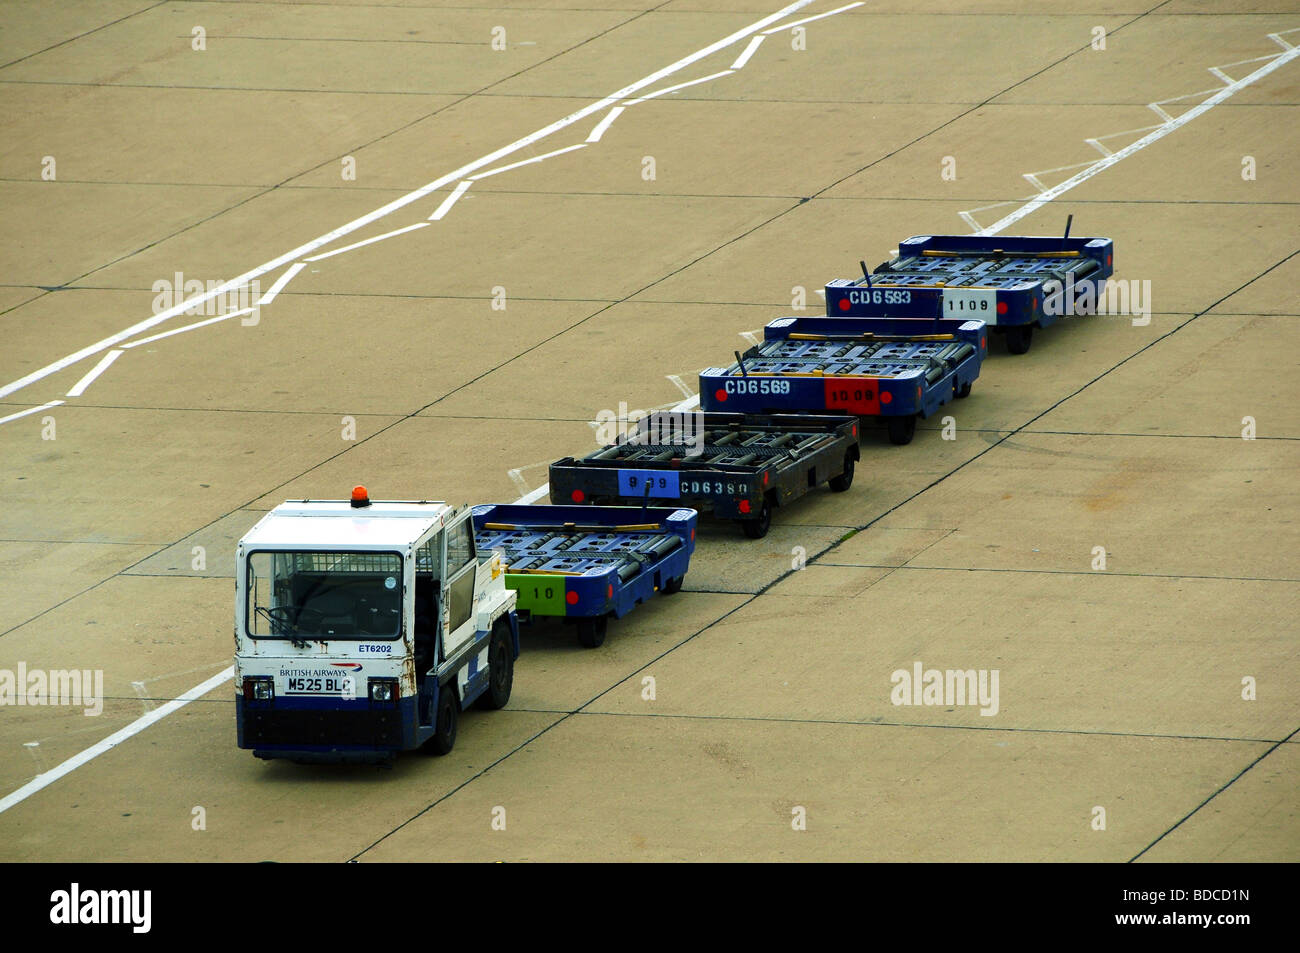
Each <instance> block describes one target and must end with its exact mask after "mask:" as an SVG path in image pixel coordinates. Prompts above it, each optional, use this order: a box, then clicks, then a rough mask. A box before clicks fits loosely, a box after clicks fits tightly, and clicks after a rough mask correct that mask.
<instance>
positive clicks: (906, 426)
mask: <svg viewBox="0 0 1300 953" xmlns="http://www.w3.org/2000/svg"><path fill="white" fill-rule="evenodd" d="M888 420H889V442H890V443H893V444H897V445H898V446H900V447H901V446H903V445H904V444H908V443H911V442H912V437H913V435H914V434H915V433H916V414H908V415H907V416H905V417H890V418H888Z"/></svg>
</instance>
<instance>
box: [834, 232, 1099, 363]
mask: <svg viewBox="0 0 1300 953" xmlns="http://www.w3.org/2000/svg"><path fill="white" fill-rule="evenodd" d="M1068 234H1069V233H1068V230H1067V233H1066V237H1064V238H1053V237H1037V236H982V235H917V236H913V237H912V238H908V239H906V240H905V241H902V242H899V244H898V255H897V256H896V257H895V258H892V259H891V260H889V261H887V262H884V263H883V264H881V265H879V266H877V268H876V269H875V271H874V272H871V273H869V274H868V273H867V272H866V269H865V265H864V267H863V272H864V273H863V275H862V277H860V278H837V279H835V280H834V281H832V282H830V283H829V284H827V285H826V314H827V315H828V316H830V317H897V318H902V317H907V318H978V319H979V320H981V321H983V322H985V323H986V324H988V325H989V326H990V327H992V328H994V329H995V330H996V331H997V332H998V333H1000V334H1002V335H1003V336H1005V337H1006V339H1007V348H1008V350H1010V351H1011V352H1012V353H1013V354H1023V353H1025V351H1027V350H1029V345H1030V341H1031V340H1032V336H1033V329H1034V328H1035V327H1040V328H1045V327H1047V326H1048V325H1049V324H1051V323H1052V322H1054V321H1055V320H1056V319H1057V318H1058V317H1062V316H1063V315H1066V314H1071V313H1073V302H1074V301H1076V300H1077V299H1078V298H1079V297H1081V296H1082V294H1083V291H1084V286H1085V285H1091V286H1092V287H1091V292H1090V293H1091V294H1092V295H1097V294H1099V293H1100V290H1101V286H1102V285H1103V284H1104V283H1105V281H1106V279H1107V278H1109V277H1110V276H1111V274H1112V273H1113V270H1114V243H1113V242H1112V241H1111V240H1110V239H1109V238H1069V237H1068Z"/></svg>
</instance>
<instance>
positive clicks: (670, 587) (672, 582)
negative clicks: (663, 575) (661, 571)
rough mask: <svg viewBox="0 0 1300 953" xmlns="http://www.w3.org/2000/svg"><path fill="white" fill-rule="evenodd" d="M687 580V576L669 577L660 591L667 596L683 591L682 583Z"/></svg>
mask: <svg viewBox="0 0 1300 953" xmlns="http://www.w3.org/2000/svg"><path fill="white" fill-rule="evenodd" d="M685 581H686V577H685V576H678V577H677V578H676V579H669V580H668V581H667V582H666V583H664V586H663V588H662V589H660V590H659V592H660V593H661V594H663V595H665V596H671V595H673V594H674V593H678V592H681V591H682V583H683V582H685Z"/></svg>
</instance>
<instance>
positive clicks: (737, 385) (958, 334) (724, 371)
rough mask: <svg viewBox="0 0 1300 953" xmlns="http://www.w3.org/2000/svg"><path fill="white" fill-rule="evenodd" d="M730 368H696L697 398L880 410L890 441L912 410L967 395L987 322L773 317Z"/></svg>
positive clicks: (741, 404) (929, 409) (906, 427)
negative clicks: (755, 343)
mask: <svg viewBox="0 0 1300 953" xmlns="http://www.w3.org/2000/svg"><path fill="white" fill-rule="evenodd" d="M763 338H764V340H763V343H762V344H760V345H758V346H757V347H753V348H750V349H749V350H748V351H747V352H745V353H744V354H743V355H742V354H737V355H736V357H737V360H736V363H734V364H732V365H730V366H729V367H710V368H706V369H705V370H703V371H701V372H700V406H701V407H702V408H704V410H706V411H721V410H727V411H733V412H740V413H769V414H772V413H787V414H788V413H792V412H804V413H812V414H855V415H857V416H859V417H880V418H883V419H884V421H885V422H886V425H887V427H888V429H889V439H890V441H891V442H893V443H896V444H906V443H910V442H911V440H912V435H913V434H914V433H915V432H916V420H917V418H918V417H922V418H924V417H929V416H930V415H932V414H934V413H936V412H937V411H938V410H939V408H940V407H941V406H943V405H944V404H946V403H948V401H950V400H952V399H953V398H960V397H966V396H968V395H969V394H970V391H971V385H972V384H973V383H974V381H975V378H977V377H979V372H980V364H981V362H982V361H983V359H984V357H985V355H986V354H987V353H988V332H987V330H986V328H985V324H984V322H983V321H977V320H973V319H972V320H947V319H939V320H921V319H918V318H777V319H776V320H775V321H772V322H769V323H768V325H767V327H766V328H764V329H763Z"/></svg>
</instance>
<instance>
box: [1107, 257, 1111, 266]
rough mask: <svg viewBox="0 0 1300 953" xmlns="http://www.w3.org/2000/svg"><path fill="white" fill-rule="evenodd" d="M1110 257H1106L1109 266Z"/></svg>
mask: <svg viewBox="0 0 1300 953" xmlns="http://www.w3.org/2000/svg"><path fill="white" fill-rule="evenodd" d="M1110 257H1111V256H1110V255H1107V256H1106V264H1108V265H1109V264H1110Z"/></svg>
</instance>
